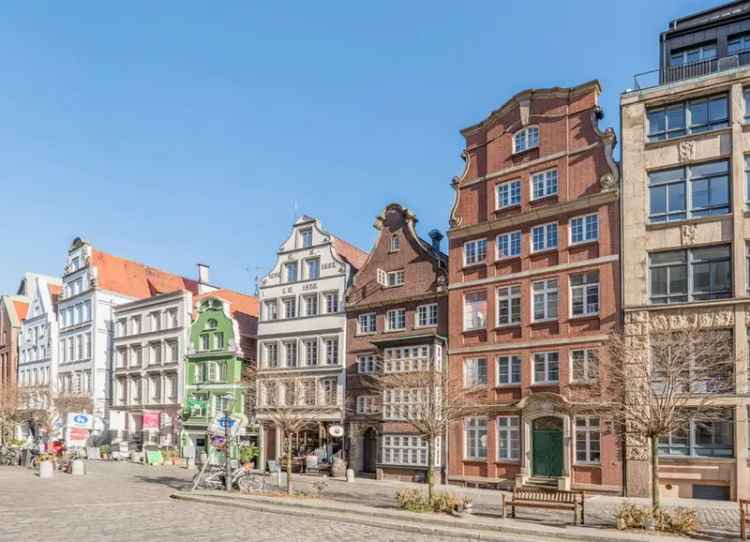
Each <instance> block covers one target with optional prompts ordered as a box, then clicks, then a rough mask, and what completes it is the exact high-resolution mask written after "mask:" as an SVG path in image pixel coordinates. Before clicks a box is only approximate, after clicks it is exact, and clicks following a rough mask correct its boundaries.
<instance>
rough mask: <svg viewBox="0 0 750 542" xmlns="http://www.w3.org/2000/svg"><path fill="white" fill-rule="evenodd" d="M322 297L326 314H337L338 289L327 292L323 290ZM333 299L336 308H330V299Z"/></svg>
mask: <svg viewBox="0 0 750 542" xmlns="http://www.w3.org/2000/svg"><path fill="white" fill-rule="evenodd" d="M323 299H324V301H325V309H326V312H325V313H326V314H337V313H338V312H339V291H338V290H331V291H329V292H323ZM331 299H333V303H334V305H335V306H334V307H333V308H335V309H336V310H331V303H330V300H331Z"/></svg>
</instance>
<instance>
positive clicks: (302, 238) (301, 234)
mask: <svg viewBox="0 0 750 542" xmlns="http://www.w3.org/2000/svg"><path fill="white" fill-rule="evenodd" d="M308 234H309V239H310V243H309V244H306V243H305V238H306V237H307V236H308ZM299 240H300V248H310V247H311V246H313V231H312V227H309V228H301V229H300V230H299Z"/></svg>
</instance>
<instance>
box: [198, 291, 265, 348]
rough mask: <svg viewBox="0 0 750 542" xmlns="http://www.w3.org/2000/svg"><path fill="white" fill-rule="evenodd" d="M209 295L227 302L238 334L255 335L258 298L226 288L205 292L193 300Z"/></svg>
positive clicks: (256, 330)
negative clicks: (235, 321)
mask: <svg viewBox="0 0 750 542" xmlns="http://www.w3.org/2000/svg"><path fill="white" fill-rule="evenodd" d="M209 297H218V298H220V299H223V300H224V301H228V302H229V309H230V310H231V311H232V318H234V319H235V320H237V325H238V327H239V328H240V335H244V336H247V337H255V336H256V335H257V334H258V298H257V297H255V296H254V295H247V294H241V293H239V292H235V291H233V290H228V289H226V288H220V289H219V290H214V291H212V292H206V293H204V294H201V295H199V296H197V297H196V298H195V302H196V303H197V302H198V301H200V300H202V299H207V298H209Z"/></svg>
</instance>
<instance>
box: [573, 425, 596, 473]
mask: <svg viewBox="0 0 750 542" xmlns="http://www.w3.org/2000/svg"><path fill="white" fill-rule="evenodd" d="M579 419H580V420H584V422H585V423H584V425H582V426H579V425H578V420H579ZM593 419H595V420H596V421H597V423H596V425H594V424H592V420H593ZM601 424H602V420H601V417H600V416H575V417H574V418H573V430H574V432H575V436H574V439H573V442H574V445H575V452H574V454H573V457H574V459H575V464H577V465H600V464H601V462H602V426H601ZM579 433H582V434H583V436H584V439H583V440H584V442H585V449H584V450H580V449H579V446H578V437H579ZM593 433H596V434H597V435H598V438H597V439H593V438H592V434H593ZM592 442H597V443H598V444H599V450H598V453H599V458H598V459H592V456H593V455H594V450H592V448H591V444H592ZM579 451H583V452H584V454H585V456H586V458H585V459H578V452H579Z"/></svg>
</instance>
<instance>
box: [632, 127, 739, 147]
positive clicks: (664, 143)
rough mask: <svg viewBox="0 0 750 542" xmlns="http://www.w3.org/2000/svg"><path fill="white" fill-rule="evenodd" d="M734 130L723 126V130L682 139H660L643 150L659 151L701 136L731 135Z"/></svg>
mask: <svg viewBox="0 0 750 542" xmlns="http://www.w3.org/2000/svg"><path fill="white" fill-rule="evenodd" d="M731 131H732V128H731V126H722V127H721V128H715V129H713V130H706V131H705V132H698V133H694V134H685V135H683V136H680V137H673V138H672V139H660V140H659V141H647V142H646V143H645V144H644V146H643V148H644V149H645V150H649V149H658V148H660V147H668V146H670V145H673V144H675V143H680V142H681V141H690V140H693V139H698V138H700V137H701V136H705V135H718V134H723V133H727V134H728V133H731ZM646 137H647V138H648V134H646Z"/></svg>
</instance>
